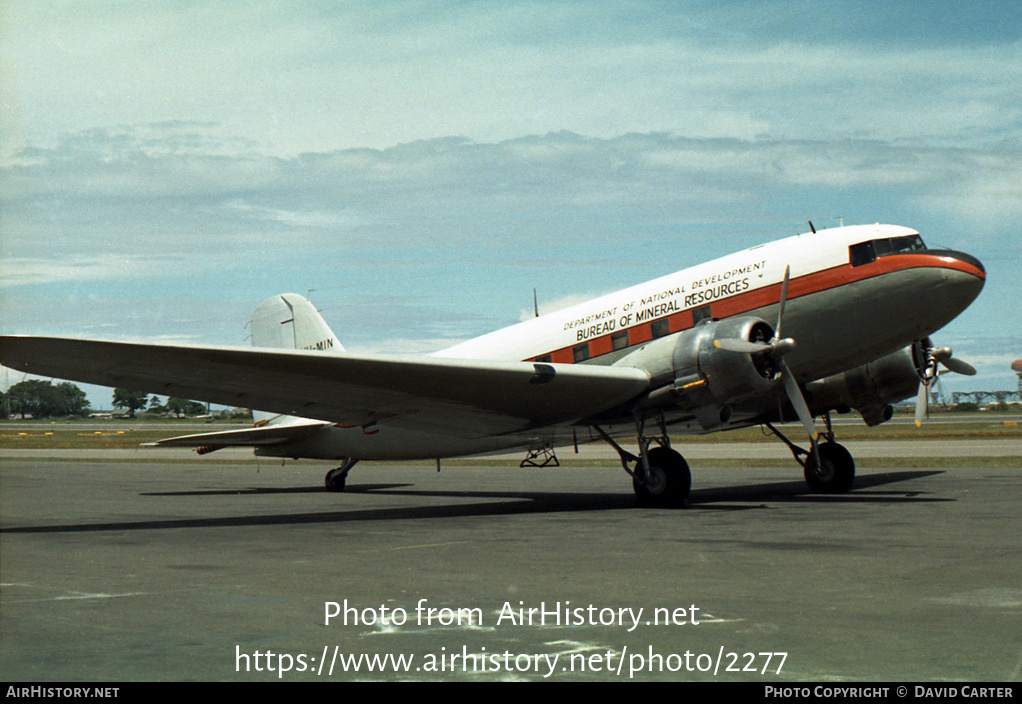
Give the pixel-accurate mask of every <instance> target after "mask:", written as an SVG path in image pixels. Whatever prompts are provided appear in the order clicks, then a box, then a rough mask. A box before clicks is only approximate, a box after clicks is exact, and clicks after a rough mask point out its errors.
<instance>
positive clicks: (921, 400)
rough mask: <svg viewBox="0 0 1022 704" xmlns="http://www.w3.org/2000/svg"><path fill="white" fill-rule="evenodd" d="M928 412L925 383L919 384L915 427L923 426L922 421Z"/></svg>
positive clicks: (928, 396) (928, 402)
mask: <svg viewBox="0 0 1022 704" xmlns="http://www.w3.org/2000/svg"><path fill="white" fill-rule="evenodd" d="M929 412H930V394H929V389H928V387H927V385H926V382H925V381H920V382H919V393H917V394H916V427H917V428H918V427H920V426H922V424H923V419H924V418H925V417H926V416H928V415H929Z"/></svg>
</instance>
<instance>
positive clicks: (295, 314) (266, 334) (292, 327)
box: [249, 293, 344, 353]
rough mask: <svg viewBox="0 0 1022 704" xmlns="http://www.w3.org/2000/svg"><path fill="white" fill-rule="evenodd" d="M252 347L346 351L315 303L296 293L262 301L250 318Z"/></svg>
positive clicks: (283, 294)
mask: <svg viewBox="0 0 1022 704" xmlns="http://www.w3.org/2000/svg"><path fill="white" fill-rule="evenodd" d="M249 325H250V328H251V330H252V346H253V347H272V348H274V349H288V350H320V351H323V352H335V353H340V352H344V346H343V345H341V341H340V340H338V339H337V336H336V335H334V333H333V331H332V330H331V329H330V326H329V325H327V324H326V321H325V320H323V316H321V315H320V314H319V311H317V310H316V308H315V306H313V305H312V303H311V302H310V301H309V299H307V298H305V297H304V296H299V295H298V294H297V293H282V294H280V295H279V296H274V297H273V298H270V299H268V300H266V301H263V302H262V303H261V304H260V305H259V307H258V308H256V309H255V312H253V313H252V318H251V320H250V321H249Z"/></svg>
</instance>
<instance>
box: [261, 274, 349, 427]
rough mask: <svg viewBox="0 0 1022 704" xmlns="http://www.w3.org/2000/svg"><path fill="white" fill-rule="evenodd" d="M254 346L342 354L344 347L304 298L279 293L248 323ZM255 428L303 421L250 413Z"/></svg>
mask: <svg viewBox="0 0 1022 704" xmlns="http://www.w3.org/2000/svg"><path fill="white" fill-rule="evenodd" d="M249 328H250V329H251V331H252V346H253V347H270V348H273V349H285V350H312V351H321V352H324V353H326V354H341V353H343V352H344V346H343V345H342V344H341V341H340V340H338V339H337V336H336V335H334V333H333V331H332V330H331V329H330V326H329V325H327V324H326V321H325V320H323V316H321V315H320V314H319V311H318V310H316V307H315V306H313V305H312V302H311V301H309V299H308V298H306V297H305V296H300V295H298V294H297V293H282V294H280V295H279V296H274V297H273V298H270V299H267V300H265V301H263V302H262V303H260V304H259V307H258V308H256V309H255V311H254V312H253V313H252V317H251V319H250V320H249ZM252 416H253V418H254V419H255V421H256V425H258V426H262V425H267V424H272V425H278V424H285V423H300V422H304V420H303V419H301V418H296V417H294V416H281V415H277V414H275V413H265V412H262V411H257V410H254V409H253V411H252Z"/></svg>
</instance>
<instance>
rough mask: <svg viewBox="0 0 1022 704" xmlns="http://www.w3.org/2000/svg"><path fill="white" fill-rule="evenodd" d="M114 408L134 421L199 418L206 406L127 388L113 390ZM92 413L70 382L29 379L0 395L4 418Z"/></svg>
mask: <svg viewBox="0 0 1022 704" xmlns="http://www.w3.org/2000/svg"><path fill="white" fill-rule="evenodd" d="M112 402H113V406H114V408H119V409H121V410H122V411H125V412H127V414H128V417H130V418H134V417H135V414H136V412H138V411H143V410H144V411H147V412H149V413H159V414H162V413H173V414H174V415H175V416H176V417H178V418H181V417H183V416H198V415H203V414H204V413H205V412H206V405H205V404H202V403H199V402H198V401H191V400H189V399H185V398H177V397H170V398H168V399H167V401H166V403H161V402H160V397H159V396H149V394H142V393H137V392H135V391H131V390H129V389H114V394H113V399H112ZM90 413H92V407H91V406H90V404H89V400H88V398H86V395H85V392H84V391H82V390H81V389H80V388H78V387H77V386H76V385H74V384H72V383H71V382H69V381H61V382H59V383H57V384H54V383H53V382H51V381H43V380H40V379H29V380H26V381H22V382H20V383H17V384H14V385H13V386H11V388H10V389H8V390H7V393H6V394H4V393H0V414H2V416H3V417H4V418H7V417H10V416H20V417H21V418H23V419H24V418H27V417H29V416H31V417H32V418H84V417H86V416H88V415H89V414H90Z"/></svg>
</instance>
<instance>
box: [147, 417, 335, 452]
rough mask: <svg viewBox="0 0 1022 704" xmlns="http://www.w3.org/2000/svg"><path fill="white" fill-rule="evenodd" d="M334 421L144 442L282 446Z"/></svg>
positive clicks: (170, 445) (156, 445) (181, 436)
mask: <svg viewBox="0 0 1022 704" xmlns="http://www.w3.org/2000/svg"><path fill="white" fill-rule="evenodd" d="M329 426H330V423H324V422H322V421H310V422H307V423H293V424H287V425H265V426H263V427H261V428H241V429H239V430H223V431H220V432H216V433H197V434H195V435H180V436H178V437H175V438H167V439H166V440H157V441H156V442H151V443H144V445H145V446H146V447H215V448H217V449H219V448H221V447H250V446H258V445H280V444H283V443H286V442H292V441H294V440H301V439H304V438H307V437H308V436H310V435H312V434H313V433H315V432H316V431H317V430H321V429H322V428H326V427H329Z"/></svg>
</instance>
